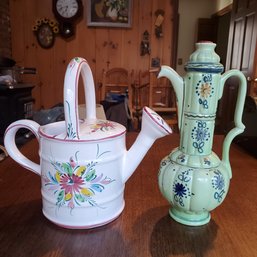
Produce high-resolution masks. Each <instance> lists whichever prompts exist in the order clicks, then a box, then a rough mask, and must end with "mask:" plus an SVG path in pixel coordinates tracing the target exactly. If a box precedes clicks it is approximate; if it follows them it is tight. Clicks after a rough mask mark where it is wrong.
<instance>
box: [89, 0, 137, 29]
mask: <svg viewBox="0 0 257 257" xmlns="http://www.w3.org/2000/svg"><path fill="white" fill-rule="evenodd" d="M86 10H87V11H86V12H87V25H88V26H98V27H123V28H129V27H131V25H132V21H131V16H132V15H131V11H132V0H87V7H86Z"/></svg>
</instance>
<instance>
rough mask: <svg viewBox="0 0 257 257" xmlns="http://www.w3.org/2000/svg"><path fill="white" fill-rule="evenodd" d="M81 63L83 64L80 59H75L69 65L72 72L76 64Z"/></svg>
mask: <svg viewBox="0 0 257 257" xmlns="http://www.w3.org/2000/svg"><path fill="white" fill-rule="evenodd" d="M79 62H81V58H79V57H75V58H73V59H72V60H71V61H70V63H69V69H70V70H71V71H72V70H73V68H74V67H75V65H76V63H79Z"/></svg>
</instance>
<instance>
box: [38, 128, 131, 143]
mask: <svg viewBox="0 0 257 257" xmlns="http://www.w3.org/2000/svg"><path fill="white" fill-rule="evenodd" d="M125 133H126V130H125V131H123V132H121V133H119V134H116V135H113V136H109V137H104V138H99V139H65V138H64V139H62V138H56V135H54V136H49V135H47V134H45V133H44V132H42V131H41V130H39V135H40V136H42V137H45V138H47V139H51V140H56V141H60V142H71V143H72V142H96V141H101V140H106V139H111V138H115V137H119V136H121V135H123V134H125Z"/></svg>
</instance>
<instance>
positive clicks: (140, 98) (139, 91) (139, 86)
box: [132, 70, 150, 129]
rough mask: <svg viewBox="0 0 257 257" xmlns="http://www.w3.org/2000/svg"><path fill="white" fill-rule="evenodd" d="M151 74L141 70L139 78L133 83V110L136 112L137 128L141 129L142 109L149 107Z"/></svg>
mask: <svg viewBox="0 0 257 257" xmlns="http://www.w3.org/2000/svg"><path fill="white" fill-rule="evenodd" d="M149 75H150V73H149V71H148V70H145V71H142V70H140V71H139V73H138V76H137V77H136V79H135V82H134V83H133V85H132V87H133V95H134V99H133V100H134V101H133V103H132V104H133V109H134V110H135V114H134V116H135V118H136V119H137V128H138V129H139V128H140V124H141V118H142V109H143V107H144V106H149V85H150V76H149Z"/></svg>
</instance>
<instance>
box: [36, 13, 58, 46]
mask: <svg viewBox="0 0 257 257" xmlns="http://www.w3.org/2000/svg"><path fill="white" fill-rule="evenodd" d="M32 30H33V31H34V32H35V34H36V37H37V41H38V44H39V45H40V46H41V47H42V48H45V49H47V48H51V47H52V46H53V45H54V40H55V35H56V34H58V33H59V24H58V22H56V21H54V20H50V19H48V18H41V19H37V20H36V22H35V25H34V26H33V28H32Z"/></svg>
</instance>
